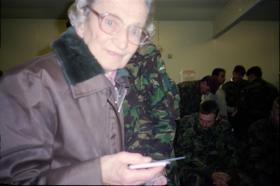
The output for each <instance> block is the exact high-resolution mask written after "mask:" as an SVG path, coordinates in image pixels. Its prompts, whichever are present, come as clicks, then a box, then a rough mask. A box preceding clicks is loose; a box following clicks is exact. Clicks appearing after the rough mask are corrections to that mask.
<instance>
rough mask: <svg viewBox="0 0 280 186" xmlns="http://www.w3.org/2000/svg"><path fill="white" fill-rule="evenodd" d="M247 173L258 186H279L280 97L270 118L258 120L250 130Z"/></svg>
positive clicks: (275, 102) (274, 104) (273, 107)
mask: <svg viewBox="0 0 280 186" xmlns="http://www.w3.org/2000/svg"><path fill="white" fill-rule="evenodd" d="M248 135H249V148H248V153H249V156H248V159H247V161H246V163H247V166H246V168H247V173H248V175H249V176H250V177H251V179H252V180H253V182H254V185H256V186H276V185H279V178H278V176H279V167H280V161H279V97H278V98H276V99H275V101H274V103H273V106H272V111H271V114H270V117H269V118H266V119H261V120H258V121H256V122H254V123H252V124H251V125H250V128H249V132H248Z"/></svg>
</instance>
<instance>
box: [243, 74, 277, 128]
mask: <svg viewBox="0 0 280 186" xmlns="http://www.w3.org/2000/svg"><path fill="white" fill-rule="evenodd" d="M277 96H278V90H277V88H276V87H274V86H273V85H272V84H270V83H268V82H266V81H265V80H263V79H256V80H254V81H252V82H250V83H249V84H248V85H247V86H246V87H245V88H243V89H242V91H241V98H240V105H239V108H238V111H239V112H240V114H242V115H245V116H246V117H247V118H248V119H247V120H246V121H247V122H248V123H252V122H254V121H257V120H259V119H262V118H267V117H269V114H270V110H271V107H272V103H273V100H274V99H275V98H276V97H277Z"/></svg>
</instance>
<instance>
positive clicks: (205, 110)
mask: <svg viewBox="0 0 280 186" xmlns="http://www.w3.org/2000/svg"><path fill="white" fill-rule="evenodd" d="M199 113H201V114H206V115H208V114H212V113H213V114H215V116H217V115H218V113H219V107H218V104H217V103H216V101H213V100H206V101H204V102H202V103H201V104H200V107H199Z"/></svg>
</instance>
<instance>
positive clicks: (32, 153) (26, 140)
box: [0, 71, 101, 184]
mask: <svg viewBox="0 0 280 186" xmlns="http://www.w3.org/2000/svg"><path fill="white" fill-rule="evenodd" d="M43 81H44V80H43V78H42V74H41V73H38V74H34V73H31V72H29V71H23V72H20V73H18V74H10V75H8V76H6V77H5V78H3V79H2V80H1V82H0V105H1V108H0V129H1V130H0V137H1V138H0V183H6V184H101V173H100V162H99V159H96V160H90V161H88V162H83V163H77V164H76V165H69V166H67V167H61V168H57V169H55V168H52V166H51V165H52V160H53V157H54V156H55V152H54V150H53V147H54V145H55V134H56V130H57V128H58V126H57V125H58V121H57V117H56V113H55V103H54V102H53V99H52V95H51V93H50V91H49V90H48V89H47V88H45V86H44V85H43Z"/></svg>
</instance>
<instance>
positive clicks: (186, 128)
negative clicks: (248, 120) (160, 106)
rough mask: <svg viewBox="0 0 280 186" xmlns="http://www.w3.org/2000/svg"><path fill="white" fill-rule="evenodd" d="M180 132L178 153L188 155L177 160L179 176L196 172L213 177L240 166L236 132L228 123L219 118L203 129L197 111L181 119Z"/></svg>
mask: <svg viewBox="0 0 280 186" xmlns="http://www.w3.org/2000/svg"><path fill="white" fill-rule="evenodd" d="M177 132H178V133H177V136H176V142H175V146H174V148H175V154H176V155H177V156H186V159H185V160H182V161H178V166H179V168H178V172H179V173H178V174H179V177H180V178H182V177H187V176H188V174H193V173H194V174H197V175H199V176H200V177H202V178H211V174H212V173H213V172H214V171H223V172H227V173H228V174H231V173H232V172H233V171H234V170H235V169H236V168H237V163H238V160H237V157H236V148H235V146H234V145H233V144H234V138H233V132H232V128H231V125H230V124H229V123H228V122H226V121H224V120H223V121H217V122H216V124H215V125H214V126H213V127H211V128H208V129H203V128H202V127H201V125H200V123H199V115H198V113H194V114H192V115H189V116H185V117H184V118H182V119H181V120H180V125H179V126H178V128H177ZM184 184H187V185H192V184H191V183H183V185H184Z"/></svg>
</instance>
